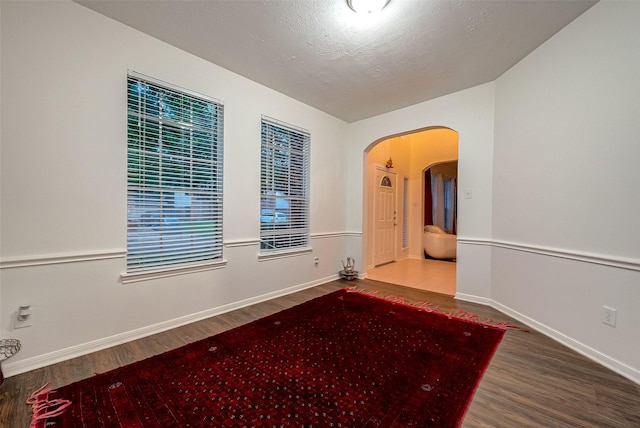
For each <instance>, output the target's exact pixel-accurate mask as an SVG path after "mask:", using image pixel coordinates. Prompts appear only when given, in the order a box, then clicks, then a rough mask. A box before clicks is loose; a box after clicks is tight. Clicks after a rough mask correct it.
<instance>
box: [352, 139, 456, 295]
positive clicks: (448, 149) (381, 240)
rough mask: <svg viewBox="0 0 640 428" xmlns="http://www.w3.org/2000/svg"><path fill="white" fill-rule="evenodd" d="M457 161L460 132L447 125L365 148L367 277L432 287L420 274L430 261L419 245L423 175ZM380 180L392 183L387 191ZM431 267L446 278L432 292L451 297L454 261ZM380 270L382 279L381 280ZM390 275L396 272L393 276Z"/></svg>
mask: <svg viewBox="0 0 640 428" xmlns="http://www.w3.org/2000/svg"><path fill="white" fill-rule="evenodd" d="M457 160H458V133H457V132H456V131H454V130H452V129H450V128H446V127H430V128H424V129H420V130H414V131H408V132H406V133H403V134H399V135H394V136H390V137H385V138H381V139H380V140H377V141H375V142H374V143H372V144H371V145H369V146H368V147H367V148H366V149H365V150H364V162H365V165H364V180H363V182H364V183H365V184H364V189H363V192H364V197H363V204H364V205H363V249H364V258H363V263H362V266H363V268H365V271H366V272H367V276H368V277H370V278H372V279H378V280H384V281H385V282H391V283H396V284H400V285H406V286H416V285H418V284H422V285H423V286H426V287H428V286H429V284H423V283H433V281H432V280H431V279H429V278H428V276H430V273H429V272H423V273H419V272H418V271H424V270H425V267H426V266H427V263H428V261H427V263H424V262H425V257H424V252H423V245H422V236H423V232H424V219H425V215H424V210H425V205H426V204H425V188H424V186H425V183H424V181H425V180H424V171H425V169H426V168H428V167H429V166H431V165H436V164H442V163H444V162H457ZM383 182H384V183H387V184H389V183H391V184H392V186H391V188H390V187H389V186H387V187H386V188H385V186H383V184H384V183H383ZM389 198H392V201H391V202H389ZM431 264H432V265H433V266H436V265H439V266H441V269H440V268H439V267H434V269H435V270H436V271H438V272H435V273H434V272H431V273H432V274H434V275H437V276H438V277H439V278H440V280H445V278H447V281H448V285H447V286H443V284H437V286H436V284H432V285H433V286H434V287H433V288H435V289H433V290H430V291H436V292H445V293H446V294H455V263H452V262H450V261H447V262H444V261H432V263H431ZM382 271H384V272H386V274H385V275H386V276H383V277H382V279H381V277H380V276H379V274H380V273H381V272H382ZM394 271H397V272H399V274H398V275H396V277H395V278H393V272H394ZM370 273H371V275H370ZM389 273H390V275H391V277H389V276H388V274H389ZM425 275H426V277H425ZM423 286H418V287H417V288H423ZM446 290H448V291H446Z"/></svg>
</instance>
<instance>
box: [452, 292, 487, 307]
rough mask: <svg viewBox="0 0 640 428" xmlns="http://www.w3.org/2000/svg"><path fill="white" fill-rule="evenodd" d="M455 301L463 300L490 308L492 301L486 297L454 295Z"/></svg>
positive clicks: (463, 294)
mask: <svg viewBox="0 0 640 428" xmlns="http://www.w3.org/2000/svg"><path fill="white" fill-rule="evenodd" d="M454 298H455V299H458V300H464V301H465V302H471V303H479V304H481V305H486V306H492V304H491V303H492V302H493V300H491V299H489V298H487V297H480V296H474V295H473V294H465V293H456V295H455V296H454Z"/></svg>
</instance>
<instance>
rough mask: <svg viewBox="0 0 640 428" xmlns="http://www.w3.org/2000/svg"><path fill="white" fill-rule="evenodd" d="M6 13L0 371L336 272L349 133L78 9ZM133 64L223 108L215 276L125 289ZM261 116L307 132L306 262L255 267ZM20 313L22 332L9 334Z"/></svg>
mask: <svg viewBox="0 0 640 428" xmlns="http://www.w3.org/2000/svg"><path fill="white" fill-rule="evenodd" d="M1 8H2V14H1V16H2V26H1V31H2V34H1V36H2V37H1V38H2V81H1V83H2V100H1V103H2V104H1V108H2V131H1V132H2V134H1V137H2V139H1V141H2V160H1V161H2V165H1V167H2V168H1V170H2V176H1V178H2V181H1V186H2V187H1V198H2V199H1V201H0V202H1V208H2V211H1V228H0V232H1V234H2V247H1V249H0V255H1V257H2V259H1V262H2V264H1V267H2V269H1V270H0V281H1V289H0V302H1V304H0V311H1V312H0V313H1V314H2V318H1V330H0V335H1V336H2V337H14V338H17V339H20V340H22V343H23V347H22V350H21V351H20V353H18V354H17V355H15V356H14V357H13V358H12V359H11V360H9V361H7V362H6V363H5V364H3V368H4V369H5V373H6V374H9V375H10V374H14V373H17V372H21V371H24V370H28V369H30V368H33V367H37V366H41V365H45V364H48V363H51V362H52V361H55V360H59V359H65V358H68V357H71V356H73V355H75V354H78V353H84V352H89V351H91V350H94V349H96V348H99V347H104V346H109V345H112V344H114V343H118V342H119V341H123V340H129V339H131V338H133V337H137V336H140V335H144V334H150V333H152V332H154V331H157V330H160V329H165V328H169V327H172V326H174V325H177V324H180V323H184V322H188V321H190V320H193V319H196V318H199V317H204V316H209V315H211V314H213V313H216V312H217V311H220V310H227V309H231V308H233V307H237V306H241V305H244V304H248V303H251V302H253V301H256V300H259V299H262V298H267V297H272V296H275V295H277V294H279V293H284V292H287V291H291V290H293V289H297V288H301V287H306V286H310V285H313V284H316V283H320V282H324V281H327V280H329V279H332V278H335V277H336V272H337V271H338V270H339V268H340V266H341V264H340V260H341V259H344V258H346V249H347V246H348V242H347V237H346V234H345V233H344V232H345V230H346V211H345V210H344V209H336V208H339V207H344V206H345V205H346V198H347V195H346V194H344V193H343V192H341V191H340V189H344V188H346V185H347V181H346V179H347V163H348V160H347V159H346V157H345V156H344V150H343V145H344V144H345V137H346V130H347V125H346V123H344V122H342V121H340V120H338V119H335V118H333V117H331V116H329V115H327V114H325V113H322V112H320V111H317V110H315V109H313V108H311V107H309V106H306V105H304V104H301V103H299V102H297V101H295V100H292V99H290V98H288V97H286V96H284V95H282V94H279V93H277V92H274V91H272V90H270V89H267V88H265V87H263V86H261V85H258V84H256V83H254V82H251V81H249V80H247V79H245V78H243V77H240V76H238V75H235V74H233V73H231V72H229V71H226V70H224V69H222V68H220V67H217V66H215V65H213V64H211V63H208V62H206V61H204V60H202V59H200V58H197V57H194V56H192V55H190V54H187V53H185V52H183V51H181V50H179V49H176V48H174V47H171V46H169V45H167V44H165V43H162V42H160V41H158V40H155V39H152V38H150V37H148V36H146V35H144V34H142V33H139V32H137V31H135V30H133V29H131V28H129V27H126V26H124V25H122V24H119V23H117V22H115V21H112V20H110V19H108V18H106V17H103V16H102V15H99V14H97V13H95V12H93V11H90V10H88V9H86V8H84V7H82V6H80V5H78V4H75V3H72V2H66V1H65V2H2V3H1ZM128 69H131V70H135V71H137V72H140V73H144V74H147V75H149V76H153V77H155V78H158V79H161V80H165V81H167V82H171V83H172V84H175V85H178V86H182V87H185V88H188V89H190V90H193V91H196V92H200V93H203V94H206V95H208V96H211V97H214V98H217V99H220V100H222V101H223V102H224V104H225V135H224V137H225V139H224V144H225V170H224V179H225V187H224V195H225V199H224V240H225V244H226V245H225V253H224V256H225V259H226V260H227V262H228V263H227V266H226V267H225V268H222V269H218V270H210V271H206V272H200V273H193V274H188V275H180V276H173V277H169V278H164V279H158V280H150V281H143V282H139V283H134V284H126V285H123V284H122V283H121V282H120V279H119V277H120V274H121V273H123V272H124V271H125V258H124V255H125V251H126V75H127V70H128ZM261 114H266V115H269V116H271V117H274V118H277V119H279V120H282V121H286V122H289V123H292V124H294V125H297V126H300V127H303V128H306V129H308V130H309V131H310V133H311V183H312V185H311V186H312V187H311V229H312V246H313V248H314V252H313V253H312V254H307V255H304V256H299V257H293V258H287V259H279V260H271V261H261V262H258V261H257V254H258V251H259V247H258V241H257V240H258V238H259V204H260V197H259V183H260V179H259V173H260V115H261ZM314 256H315V257H319V258H320V265H319V266H318V267H315V266H314V265H313V257H314ZM20 303H30V304H31V305H32V307H33V326H32V327H29V328H26V329H20V330H14V329H13V317H14V315H15V310H16V309H17V307H18V305H19V304H20Z"/></svg>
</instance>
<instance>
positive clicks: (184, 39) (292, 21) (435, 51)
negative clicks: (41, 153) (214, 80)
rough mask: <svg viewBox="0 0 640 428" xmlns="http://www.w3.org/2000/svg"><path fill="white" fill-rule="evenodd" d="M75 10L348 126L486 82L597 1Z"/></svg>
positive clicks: (412, 0) (178, 3)
mask: <svg viewBox="0 0 640 428" xmlns="http://www.w3.org/2000/svg"><path fill="white" fill-rule="evenodd" d="M76 1H77V3H80V4H82V5H84V6H86V7H88V8H90V9H93V10H95V11H97V12H99V13H101V14H103V15H106V16H109V17H111V18H113V19H115V20H117V21H120V22H122V23H124V24H127V25H129V26H131V27H133V28H136V29H138V30H140V31H142V32H144V33H147V34H149V35H151V36H153V37H155V38H157V39H160V40H163V41H165V42H167V43H169V44H171V45H174V46H176V47H178V48H181V49H183V50H185V51H187V52H190V53H192V54H194V55H197V56H199V57H201V58H204V59H206V60H208V61H210V62H212V63H215V64H217V65H220V66H222V67H224V68H226V69H228V70H231V71H233V72H235V73H238V74H240V75H242V76H245V77H247V78H249V79H251V80H253V81H255V82H258V83H261V84H263V85H265V86H268V87H270V88H272V89H275V90H276V91H279V92H281V93H283V94H286V95H288V96H290V97H292V98H295V99H297V100H300V101H302V102H304V103H306V104H309V105H311V106H313V107H316V108H318V109H320V110H322V111H325V112H327V113H329V114H331V115H333V116H336V117H338V118H340V119H343V120H345V121H347V122H353V121H356V120H360V119H364V118H367V117H371V116H375V115H378V114H382V113H386V112H389V111H392V110H396V109H398V108H402V107H406V106H409V105H412V104H416V103H419V102H422V101H426V100H429V99H433V98H436V97H439V96H442V95H446V94H449V93H452V92H456V91H459V90H462V89H466V88H470V87H472V86H476V85H479V84H482V83H486V82H490V81H493V80H495V79H496V78H497V77H499V76H500V75H501V74H502V73H504V72H505V71H506V70H508V69H509V68H510V67H511V66H513V65H514V64H516V63H517V62H518V61H519V60H521V59H522V58H523V57H525V56H526V55H527V54H529V53H530V52H531V51H532V50H534V49H535V48H536V47H538V46H539V45H540V44H542V43H543V42H544V41H546V40H547V39H548V38H549V37H551V36H552V35H553V34H555V33H556V32H557V31H558V30H560V29H561V28H562V27H564V26H565V25H567V24H568V23H569V22H571V21H572V20H573V19H575V18H576V17H577V16H579V15H580V14H581V13H583V12H584V11H585V10H587V9H588V8H589V7H591V6H592V5H593V4H594V3H595V2H594V1H581V0H560V1H553V0H541V1H471V0H467V1H452V0H447V1H432V0H391V2H390V3H389V5H388V6H387V7H386V8H385V9H384V10H383V11H382V12H381V13H380V14H378V15H376V16H373V17H369V18H361V17H359V16H358V15H356V14H355V13H354V12H353V11H352V10H351V9H349V7H348V6H347V4H346V1H344V0H296V1H294V0H289V1H286V0H261V1H251V0H235V1H232V0H226V1H218V0H209V1H189V0H173V1H158V0H155V1H142V0H135V1H133V0H127V1H113V0H108V1H100V0H98V1H96V0H91V1H80V0H76ZM567 54H568V55H570V54H571V53H570V52H567Z"/></svg>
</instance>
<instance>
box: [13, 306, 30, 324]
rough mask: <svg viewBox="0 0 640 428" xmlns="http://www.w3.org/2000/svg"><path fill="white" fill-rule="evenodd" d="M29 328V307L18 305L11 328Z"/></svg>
mask: <svg viewBox="0 0 640 428" xmlns="http://www.w3.org/2000/svg"><path fill="white" fill-rule="evenodd" d="M25 327H31V305H20V307H19V308H18V312H16V320H15V321H14V323H13V328H25Z"/></svg>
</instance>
